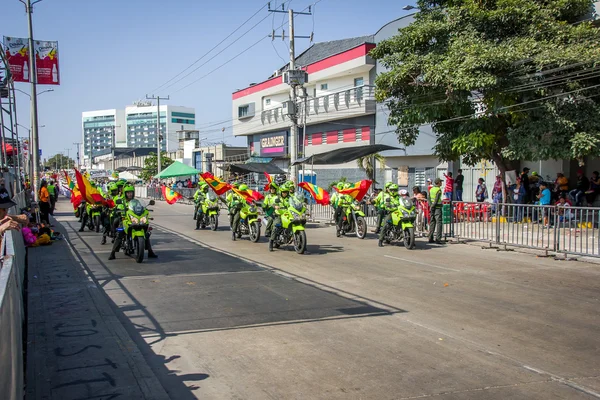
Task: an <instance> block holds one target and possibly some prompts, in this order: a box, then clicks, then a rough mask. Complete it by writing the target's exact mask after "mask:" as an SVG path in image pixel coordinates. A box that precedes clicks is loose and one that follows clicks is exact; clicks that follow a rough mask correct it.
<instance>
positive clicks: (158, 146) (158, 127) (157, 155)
mask: <svg viewBox="0 0 600 400" xmlns="http://www.w3.org/2000/svg"><path fill="white" fill-rule="evenodd" d="M169 97H170V96H167V97H160V96H155V95H152V97H149V96H148V95H146V100H156V166H157V167H158V172H157V174H160V151H161V148H160V101H161V100H170V99H169ZM166 117H168V116H167V115H165V118H166Z"/></svg>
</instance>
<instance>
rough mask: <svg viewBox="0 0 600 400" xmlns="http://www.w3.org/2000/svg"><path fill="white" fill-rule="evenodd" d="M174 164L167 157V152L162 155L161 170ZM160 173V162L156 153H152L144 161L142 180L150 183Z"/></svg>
mask: <svg viewBox="0 0 600 400" xmlns="http://www.w3.org/2000/svg"><path fill="white" fill-rule="evenodd" d="M171 164H173V160H172V159H171V158H169V157H167V153H166V152H164V151H163V152H161V153H160V168H161V170H164V169H165V168H167V167H168V166H169V165H171ZM157 173H158V160H157V158H156V153H150V154H149V155H148V157H146V159H145V160H144V169H143V170H142V172H141V173H140V178H141V179H142V180H144V181H149V180H150V179H152V177H153V176H154V175H156V174H157Z"/></svg>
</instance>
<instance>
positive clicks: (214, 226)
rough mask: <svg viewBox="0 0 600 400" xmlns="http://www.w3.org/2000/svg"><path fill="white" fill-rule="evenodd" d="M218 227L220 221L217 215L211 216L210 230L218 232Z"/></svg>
mask: <svg viewBox="0 0 600 400" xmlns="http://www.w3.org/2000/svg"><path fill="white" fill-rule="evenodd" d="M218 227H219V219H218V218H217V216H216V215H211V216H210V230H211V231H216V230H217V228H218Z"/></svg>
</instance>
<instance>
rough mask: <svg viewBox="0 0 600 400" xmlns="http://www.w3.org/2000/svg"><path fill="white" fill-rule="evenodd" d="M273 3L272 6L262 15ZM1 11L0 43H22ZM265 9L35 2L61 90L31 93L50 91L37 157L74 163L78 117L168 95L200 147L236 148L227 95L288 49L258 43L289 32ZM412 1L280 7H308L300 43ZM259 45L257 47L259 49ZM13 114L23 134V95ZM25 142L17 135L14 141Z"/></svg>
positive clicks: (9, 5) (298, 26) (257, 78)
mask: <svg viewBox="0 0 600 400" xmlns="http://www.w3.org/2000/svg"><path fill="white" fill-rule="evenodd" d="M281 2H282V0H279V1H272V2H271V8H275V6H276V5H279V6H280V5H281ZM2 3H3V4H2V14H3V18H2V25H1V26H0V35H2V36H13V37H27V14H26V13H25V8H24V6H23V4H22V3H21V2H19V1H18V0H3V1H2ZM266 3H267V2H266V0H228V1H209V0H203V1H198V0H170V1H168V2H167V1H161V0H143V1H142V0H102V1H100V2H92V1H90V0H43V1H42V2H40V3H38V4H36V5H35V6H34V14H33V24H34V38H35V39H37V40H57V41H58V42H59V63H60V79H61V84H60V86H43V85H40V86H39V87H38V93H39V92H41V91H44V90H47V89H54V91H53V92H48V93H43V94H41V95H40V96H39V97H38V112H39V125H44V127H42V128H40V130H39V137H40V148H41V149H42V153H43V155H42V157H43V158H49V157H51V156H52V155H54V154H56V153H59V152H63V153H64V154H65V155H66V154H67V149H69V155H70V156H71V158H75V156H74V154H75V147H76V146H75V145H73V143H75V142H81V138H82V130H81V113H82V112H83V111H91V110H103V109H113V108H117V109H124V108H125V107H126V106H128V105H131V104H132V103H133V102H134V101H136V100H139V99H144V98H145V96H146V95H147V94H148V95H152V94H155V95H160V96H161V97H162V96H170V100H169V101H168V104H171V105H179V106H187V107H194V108H195V109H196V128H197V129H199V130H200V137H201V138H205V137H206V138H207V140H206V141H207V142H211V141H213V142H216V141H219V142H220V141H222V140H223V138H224V139H225V141H226V142H227V143H228V144H234V145H244V144H245V139H243V138H237V139H236V138H234V137H233V136H232V134H231V129H230V127H231V121H228V122H223V121H227V120H231V118H232V117H231V115H232V112H231V94H232V92H234V91H236V90H237V89H242V88H244V87H247V86H248V85H249V84H250V83H251V82H261V81H263V80H265V79H267V78H268V77H269V75H270V74H272V73H273V71H274V70H276V69H278V68H280V67H281V66H283V65H284V64H286V63H287V61H288V60H289V50H288V47H287V44H286V43H285V42H283V41H282V40H281V37H280V38H279V39H276V40H275V41H272V40H271V39H270V38H266V36H267V35H269V34H270V33H271V31H272V29H276V34H278V35H281V28H280V27H281V26H282V25H283V28H284V29H285V31H286V34H287V33H288V23H287V14H281V13H269V12H268V10H267V7H266ZM414 3H415V2H414V1H411V0H397V1H395V0H374V1H371V2H365V1H364V0H291V2H290V1H289V0H286V4H285V5H286V9H287V8H288V5H290V7H291V8H292V9H293V10H295V11H301V10H303V9H305V8H307V7H308V6H309V5H311V4H314V7H313V16H302V15H299V16H296V18H295V31H296V35H301V36H308V35H310V33H311V32H314V41H315V42H324V41H329V40H337V39H344V38H349V37H355V36H363V35H370V34H374V33H375V32H377V30H379V28H381V27H382V26H383V25H385V24H386V23H388V22H390V21H393V20H395V19H396V18H399V17H401V16H404V15H406V14H408V13H410V11H404V10H402V7H403V6H405V5H407V4H414ZM84 4H85V5H84ZM366 4H369V5H371V6H372V7H371V9H370V10H367V9H366V8H365V5H366ZM261 7H262V8H261ZM255 13H256V15H255V16H254V17H253V18H252V19H250V21H248V22H247V23H246V24H245V25H243V26H242V27H241V28H240V29H239V30H238V31H237V32H235V33H234V34H233V35H232V36H231V37H229V38H228V39H227V40H226V41H225V42H223V44H221V45H219V46H218V47H217V48H216V49H215V50H213V51H212V52H210V53H208V52H209V51H210V50H211V49H212V48H213V47H214V46H216V45H217V44H218V43H219V42H221V41H222V40H223V39H225V38H226V37H227V36H229V35H230V34H231V33H232V32H233V31H234V30H236V29H238V28H239V27H240V26H241V25H242V24H243V23H244V22H245V21H246V20H248V19H249V18H250V17H251V16H252V15H254V14H255ZM263 19H264V20H263ZM261 20H263V21H262V22H261ZM255 25H256V26H255ZM261 38H264V40H262V41H260V40H261ZM234 42H235V43H234ZM257 42H258V44H256V45H255V46H254V47H252V48H250V49H249V50H247V49H248V48H249V47H250V46H253V45H254V44H255V43H257ZM232 43H233V44H232ZM230 44H231V45H230ZM229 45H230V47H228V48H226V47H227V46H229ZM309 46H310V42H309V40H307V39H297V40H296V54H300V53H301V52H302V51H303V50H305V49H306V48H308V47H309ZM245 50H247V51H245ZM221 51H222V52H221ZM244 51H245V52H244ZM219 52H221V53H220V54H217V53H219ZM242 52H244V53H243V54H240V53H242ZM207 53H208V54H207ZM236 56H238V57H237V58H235V59H234V60H233V61H230V62H228V63H226V62H227V61H229V60H230V59H231V58H232V57H236ZM201 57H204V58H202V59H201V60H200V61H198V62H197V63H196V64H194V65H193V66H192V67H191V68H189V69H188V70H187V71H185V73H184V74H182V75H181V76H179V77H177V79H174V80H172V81H171V82H170V83H168V84H167V85H163V84H165V83H167V82H169V81H170V80H171V79H172V78H174V77H176V76H177V75H178V74H179V73H180V72H182V71H183V70H185V69H186V68H188V67H189V66H190V65H192V64H193V63H194V62H196V61H197V60H198V59H200V58H201ZM203 64H204V65H203ZM223 64H225V65H223ZM198 67H199V68H198ZM196 68H197V70H196V71H193V70H194V69H196ZM192 71H193V72H192ZM212 71H214V72H212ZM190 72H192V73H191V74H190V75H189V76H187V77H185V78H183V79H181V81H180V82H177V80H179V79H180V78H182V77H183V76H185V75H187V74H188V73H190ZM161 85H162V87H161ZM16 87H17V89H21V90H23V91H25V92H28V93H29V92H30V86H29V84H27V83H16ZM17 108H18V119H19V122H20V123H21V124H23V125H25V126H29V115H30V114H29V112H30V109H29V98H28V97H27V96H26V95H24V94H21V93H17ZM222 127H225V128H228V129H226V131H225V135H223V133H222V132H221V131H220V128H222ZM26 135H27V131H25V130H23V132H22V133H21V136H26ZM224 136H225V137H224Z"/></svg>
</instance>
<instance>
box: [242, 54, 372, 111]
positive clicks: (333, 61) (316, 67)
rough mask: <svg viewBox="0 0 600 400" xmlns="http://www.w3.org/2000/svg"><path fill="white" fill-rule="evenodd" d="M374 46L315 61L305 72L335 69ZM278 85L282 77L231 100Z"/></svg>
mask: <svg viewBox="0 0 600 400" xmlns="http://www.w3.org/2000/svg"><path fill="white" fill-rule="evenodd" d="M374 48H375V45H374V44H372V43H364V44H361V45H360V46H358V47H355V48H353V49H350V50H348V51H345V52H343V53H340V54H336V55H333V56H331V57H327V58H325V59H323V60H321V61H317V62H316V63H312V64H310V65H308V66H307V67H306V71H307V72H308V73H309V74H314V73H315V72H319V71H322V70H324V69H327V68H331V67H335V66H336V65H339V64H342V63H345V62H347V61H351V60H354V59H356V58H359V57H364V56H366V55H367V54H368V53H369V51H371V50H373V49H374ZM280 83H283V77H282V76H277V77H275V78H271V79H269V80H267V81H264V82H262V83H259V84H257V85H254V86H250V87H248V88H246V89H242V90H239V91H237V92H235V93H233V95H232V97H233V100H236V99H239V98H241V97H244V96H248V95H250V94H253V93H257V92H260V91H261V90H265V89H269V88H272V87H273V86H277V85H279V84H280Z"/></svg>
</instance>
